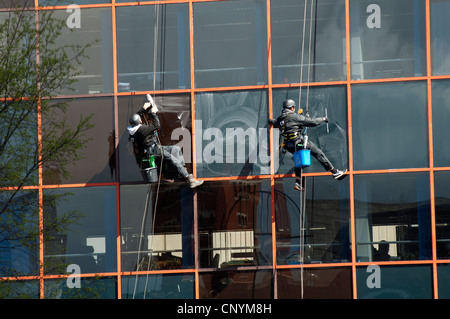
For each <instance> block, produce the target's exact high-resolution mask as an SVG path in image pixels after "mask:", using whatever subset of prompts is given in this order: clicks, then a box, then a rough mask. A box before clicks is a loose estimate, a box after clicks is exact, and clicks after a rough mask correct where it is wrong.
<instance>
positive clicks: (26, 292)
mask: <svg viewBox="0 0 450 319" xmlns="http://www.w3.org/2000/svg"><path fill="white" fill-rule="evenodd" d="M0 299H39V280H2V281H0Z"/></svg>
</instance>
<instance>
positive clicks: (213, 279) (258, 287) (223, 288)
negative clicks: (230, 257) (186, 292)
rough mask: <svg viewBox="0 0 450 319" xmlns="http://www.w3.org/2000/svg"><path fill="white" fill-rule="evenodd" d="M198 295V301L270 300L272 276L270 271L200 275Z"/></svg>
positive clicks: (233, 271) (222, 272)
mask: <svg viewBox="0 0 450 319" xmlns="http://www.w3.org/2000/svg"><path fill="white" fill-rule="evenodd" d="M199 294H200V299H271V298H273V274H272V271H271V270H248V271H242V270H228V271H214V272H211V273H200V274H199ZM225 306H226V305H225ZM227 310H228V309H227Z"/></svg>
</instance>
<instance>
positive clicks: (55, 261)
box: [44, 187, 117, 274]
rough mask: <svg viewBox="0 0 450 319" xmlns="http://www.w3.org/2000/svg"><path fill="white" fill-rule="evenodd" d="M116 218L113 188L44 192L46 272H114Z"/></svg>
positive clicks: (51, 190) (46, 190)
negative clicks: (70, 268)
mask: <svg viewBox="0 0 450 319" xmlns="http://www.w3.org/2000/svg"><path fill="white" fill-rule="evenodd" d="M116 215H117V211H116V189H115V187H85V188H61V189H45V190H44V236H45V238H44V239H45V245H44V248H45V249H44V265H45V267H44V270H45V272H46V273H47V274H55V273H63V274H66V273H68V272H69V271H68V270H67V268H66V267H67V266H68V265H69V264H74V265H75V266H78V267H79V270H80V272H81V273H99V272H113V271H116V270H117V266H116V264H117V253H116V241H117V237H116V233H117V231H116V219H117V217H116ZM69 273H70V274H71V273H72V271H70V272H69Z"/></svg>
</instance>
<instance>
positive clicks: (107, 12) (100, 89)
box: [41, 8, 114, 94]
mask: <svg viewBox="0 0 450 319" xmlns="http://www.w3.org/2000/svg"><path fill="white" fill-rule="evenodd" d="M72 13H73V12H72V11H70V10H69V11H66V10H55V11H54V15H55V17H56V18H58V19H61V20H63V21H64V20H66V21H67V20H69V21H72V20H71V18H70V15H71V14H72ZM79 17H80V25H79V26H78V25H72V24H71V23H66V26H67V27H66V28H64V29H63V30H61V31H62V36H61V37H59V38H58V41H57V43H56V45H57V46H62V45H68V44H71V45H83V46H84V45H87V44H89V43H90V44H93V45H92V46H91V47H89V48H87V50H86V52H85V53H86V55H87V58H82V59H80V65H79V67H78V69H77V71H79V72H80V75H77V76H76V79H77V80H78V81H77V82H76V83H75V84H73V85H72V88H73V89H74V90H69V89H67V88H61V89H60V90H59V91H58V92H55V93H57V94H96V93H111V92H113V91H114V89H113V48H112V22H111V21H112V17H111V8H92V9H81V10H80V12H79ZM67 53H68V55H69V57H71V55H70V54H71V53H72V52H67ZM41 54H46V52H45V51H44V52H41Z"/></svg>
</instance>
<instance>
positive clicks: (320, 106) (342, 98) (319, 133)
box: [273, 86, 348, 174]
mask: <svg viewBox="0 0 450 319" xmlns="http://www.w3.org/2000/svg"><path fill="white" fill-rule="evenodd" d="M286 99H293V100H294V101H295V102H296V104H297V110H298V104H301V107H302V109H303V111H304V112H305V113H306V103H307V101H308V112H309V115H310V117H312V118H314V117H324V116H325V115H327V116H328V119H329V123H328V125H327V124H325V123H324V124H321V125H319V126H317V127H310V128H308V130H307V134H308V138H309V140H310V141H312V142H313V143H314V144H316V145H317V146H318V147H319V148H320V149H322V151H323V152H324V153H325V155H326V156H327V157H328V159H329V160H330V161H331V163H332V164H333V165H334V166H335V167H336V168H337V169H342V168H346V167H347V165H348V150H347V96H346V90H345V87H343V86H326V87H310V88H309V90H307V89H306V88H303V89H302V94H301V96H300V97H299V89H298V88H297V89H276V90H274V91H273V117H274V118H277V117H278V116H280V114H281V111H282V107H283V101H284V100H286ZM299 99H300V103H299ZM297 110H296V111H297ZM305 113H304V114H305ZM282 142H283V138H282V136H281V135H280V132H279V130H278V129H274V155H275V163H274V165H275V173H277V172H278V173H280V174H286V173H293V172H294V159H293V156H292V154H291V153H289V152H284V150H280V151H278V150H279V145H281V143H282ZM323 171H324V168H323V167H322V166H321V165H320V163H319V162H318V161H317V160H316V159H314V158H312V160H311V166H309V167H307V168H305V169H304V172H307V173H309V172H323Z"/></svg>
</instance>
